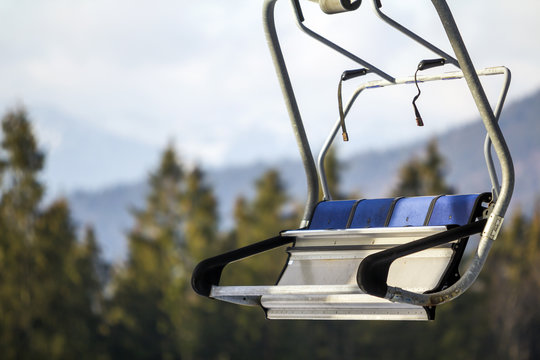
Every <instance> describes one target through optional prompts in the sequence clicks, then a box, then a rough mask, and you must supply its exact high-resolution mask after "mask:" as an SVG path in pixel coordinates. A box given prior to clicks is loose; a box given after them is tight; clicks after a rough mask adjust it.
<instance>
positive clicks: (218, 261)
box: [191, 235, 296, 296]
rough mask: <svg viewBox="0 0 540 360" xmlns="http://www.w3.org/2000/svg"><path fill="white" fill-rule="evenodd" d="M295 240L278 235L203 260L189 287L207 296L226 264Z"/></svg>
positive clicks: (196, 269) (291, 237)
mask: <svg viewBox="0 0 540 360" xmlns="http://www.w3.org/2000/svg"><path fill="white" fill-rule="evenodd" d="M295 239H296V238H295V237H293V236H287V237H284V236H281V235H279V236H276V237H273V238H270V239H266V240H263V241H259V242H257V243H255V244H251V245H248V246H244V247H241V248H239V249H236V250H232V251H229V252H226V253H224V254H221V255H217V256H214V257H211V258H208V259H206V260H203V261H201V262H200V263H199V264H198V265H197V266H196V267H195V270H193V275H192V277H191V286H192V287H193V290H195V292H196V293H197V294H199V295H202V296H209V295H210V291H211V290H212V285H218V284H219V280H220V278H221V273H222V271H223V268H225V266H227V264H229V263H231V262H234V261H237V260H241V259H244V258H247V257H249V256H252V255H255V254H258V253H261V252H264V251H267V250H271V249H274V248H277V247H280V246H283V245H287V244H290V243H292V242H294V241H295Z"/></svg>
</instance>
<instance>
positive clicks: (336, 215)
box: [309, 200, 356, 230]
mask: <svg viewBox="0 0 540 360" xmlns="http://www.w3.org/2000/svg"><path fill="white" fill-rule="evenodd" d="M355 203H356V200H338V201H322V202H320V203H319V204H317V207H316V208H315V211H314V212H313V217H312V219H311V222H310V224H309V229H310V230H330V229H332V230H335V229H345V228H346V227H347V223H348V221H349V216H350V213H351V210H352V208H353V206H354V204H355Z"/></svg>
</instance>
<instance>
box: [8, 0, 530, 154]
mask: <svg viewBox="0 0 540 360" xmlns="http://www.w3.org/2000/svg"><path fill="white" fill-rule="evenodd" d="M260 3H261V2H258V1H252V0H238V1H235V2H234V3H230V2H223V1H219V0H208V1H204V2H185V1H182V2H179V1H173V0H161V1H157V2H148V1H142V0H136V1H127V0H117V1H114V2H111V1H106V0H92V1H90V0H81V1H70V0H50V1H47V2H36V1H27V0H23V1H21V0H17V1H15V0H10V1H7V0H6V1H4V2H3V3H2V5H0V10H1V11H0V22H1V23H2V24H3V29H4V31H2V32H1V33H0V49H1V50H2V57H0V78H1V79H2V83H1V85H0V103H1V104H4V106H6V105H9V104H11V103H13V102H14V101H15V100H19V99H20V100H22V101H23V102H25V103H27V104H30V105H32V106H44V107H49V108H55V109H58V110H59V111H60V112H62V113H66V114H69V115H70V117H72V118H76V119H78V120H79V121H81V122H83V123H85V124H87V125H89V126H93V127H95V128H97V129H100V131H106V132H109V133H111V134H115V135H118V136H123V137H125V138H129V139H132V140H134V141H139V142H142V143H144V144H147V145H150V146H161V145H162V144H164V142H166V141H167V139H170V138H175V139H176V142H177V144H178V145H179V147H180V148H181V149H182V151H183V152H185V153H186V154H188V156H191V157H192V158H194V159H198V160H200V161H202V162H205V163H211V164H220V163H226V162H233V163H238V162H247V161H253V160H254V159H256V158H264V159H275V158H277V157H278V156H279V157H281V156H288V155H289V154H291V156H293V155H292V154H295V153H296V145H295V143H294V139H293V138H292V135H291V133H290V131H289V120H288V118H287V113H286V110H285V106H284V105H283V100H282V96H281V93H280V90H279V85H278V82H277V80H276V78H275V72H274V69H273V67H272V63H271V60H270V56H269V52H268V50H267V48H266V44H265V39H264V34H263V30H262V24H261V4H260ZM304 3H305V4H304ZM302 4H303V6H304V9H305V15H306V19H307V20H306V24H308V25H309V26H313V28H314V29H316V30H317V31H320V32H321V33H323V34H327V35H328V37H329V38H330V39H333V40H335V41H336V42H337V43H339V44H340V45H342V46H344V47H346V48H347V49H351V51H353V52H354V53H356V54H358V55H359V56H360V57H363V58H365V60H367V61H368V62H372V63H373V64H375V65H377V66H379V67H380V68H381V69H383V70H384V71H387V72H388V73H390V74H393V75H395V76H402V75H411V74H412V73H413V71H414V69H415V67H416V64H417V63H418V61H419V60H421V59H423V58H430V57H433V54H431V53H430V52H429V51H427V50H424V49H423V48H422V47H420V46H417V45H414V44H413V43H412V42H411V41H410V40H408V39H406V38H405V37H404V36H403V35H402V34H400V33H397V32H395V31H394V30H392V29H390V28H388V27H387V26H385V25H384V24H382V22H380V21H379V20H378V19H376V18H375V16H374V15H373V13H372V12H371V9H369V6H370V5H369V3H368V2H367V1H366V2H365V4H363V6H362V7H361V9H360V10H359V11H358V12H355V13H351V14H345V15H333V16H327V15H324V14H322V13H321V12H320V11H319V9H318V6H317V5H316V4H312V3H310V2H302ZM450 6H451V7H452V8H453V10H455V14H456V19H457V21H458V24H459V25H460V27H461V29H462V32H463V34H464V38H465V40H466V43H467V44H468V45H469V48H470V51H471V54H472V55H473V59H474V61H475V64H477V66H479V67H484V66H493V65H500V64H507V65H508V66H509V67H510V68H511V69H512V70H513V74H514V86H513V88H512V92H511V95H510V100H511V99H513V98H517V97H520V96H523V95H525V94H526V93H527V92H530V91H532V90H534V89H536V88H537V87H538V86H539V85H540V84H539V83H540V81H539V80H538V78H537V77H536V76H531V74H535V73H537V72H538V70H539V65H538V64H540V47H539V46H538V45H537V41H535V40H534V39H533V36H531V34H537V33H539V30H540V25H539V23H538V22H537V21H536V18H535V17H536V15H537V14H538V13H539V12H538V10H540V9H539V8H540V3H538V2H537V1H536V0H525V1H522V2H520V3H519V5H516V4H514V3H511V2H508V1H502V0H497V1H492V2H486V1H485V0H482V1H480V0H474V1H473V0H471V1H468V2H453V3H451V4H450ZM383 9H384V11H386V12H387V13H388V14H389V15H391V16H393V17H395V18H396V19H397V20H399V21H403V22H404V23H405V24H407V25H409V26H410V27H411V29H412V30H413V31H415V32H417V33H419V34H427V37H428V39H429V40H432V41H433V42H434V43H437V44H439V43H440V44H442V45H441V47H442V48H443V49H444V50H446V51H450V47H449V45H448V43H447V40H446V39H445V34H444V31H443V30H442V29H441V28H440V25H439V24H438V19H437V18H436V14H435V11H434V9H433V7H432V6H431V5H430V4H426V3H425V1H412V2H406V3H405V2H402V1H384V8H383ZM276 11H277V16H276V19H277V24H278V31H279V34H280V36H281V37H282V39H283V43H282V45H283V49H284V52H285V57H286V59H287V61H288V64H289V68H290V74H291V79H292V81H293V86H294V89H295V91H296V92H297V96H298V102H299V104H300V110H301V113H302V116H303V117H304V119H305V121H306V128H307V129H308V132H309V134H310V136H311V137H312V139H313V140H314V147H315V148H318V147H319V146H320V144H322V142H323V141H324V138H325V137H326V131H327V129H330V128H331V126H332V124H333V123H334V122H335V120H336V119H337V98H336V91H337V81H338V79H339V76H340V74H341V72H342V71H343V70H345V69H350V68H355V67H357V66H358V65H357V64H354V63H353V62H352V61H350V60H348V59H345V58H343V57H341V56H339V55H337V54H335V53H333V52H332V51H330V50H329V49H328V48H325V47H323V46H321V45H320V44H318V43H317V42H316V41H314V40H313V39H310V38H308V37H307V36H306V35H305V34H303V33H301V32H300V31H298V29H297V28H296V26H295V24H294V21H293V16H292V11H291V5H290V3H289V2H287V1H280V2H278V4H277V7H276ZM448 70H453V69H451V68H448ZM366 79H370V80H373V79H375V77H374V76H372V75H371V76H368V77H367V78H366ZM358 83H359V82H358V81H357V82H356V83H353V84H358ZM499 85H500V84H497V83H494V84H493V85H492V84H491V83H490V85H489V87H490V88H489V89H488V92H489V93H494V94H497V91H498V90H494V89H496V87H497V86H499ZM351 86H352V84H351V85H347V88H346V91H348V92H347V94H349V93H350V91H352V87H351ZM425 89H426V91H425V94H423V98H422V100H421V102H422V109H423V111H424V112H425V113H426V114H427V115H429V116H430V117H431V118H436V119H437V121H430V122H429V123H428V124H429V126H430V127H429V128H428V130H425V131H424V132H421V131H419V130H418V129H416V128H415V127H412V128H409V127H407V126H408V122H409V121H410V119H409V118H410V116H411V115H410V113H411V111H412V110H411V105H410V101H411V99H412V96H414V93H415V90H414V89H413V88H400V89H396V90H388V91H387V90H384V91H383V90H381V91H379V90H377V92H375V91H374V94H373V95H371V94H370V95H365V96H364V95H362V97H361V98H360V99H359V102H358V106H357V107H356V108H355V111H356V113H355V116H356V118H353V115H351V120H350V121H351V122H352V125H351V129H352V130H353V131H356V132H357V133H356V135H355V134H354V133H353V134H351V136H352V138H353V139H355V138H356V139H362V140H361V141H358V142H355V143H354V144H353V143H352V142H351V144H347V148H348V149H354V150H359V149H365V148H377V147H383V146H388V145H391V144H394V143H396V142H400V141H404V139H405V138H407V139H408V138H415V137H418V136H429V134H431V133H432V132H435V131H441V130H442V129H445V128H447V127H450V126H453V125H455V124H456V121H465V120H468V119H471V118H473V117H474V116H476V115H475V114H476V113H475V109H474V106H473V105H472V103H471V102H470V100H467V99H468V98H467V94H466V91H464V90H463V89H462V88H461V87H459V86H457V85H449V87H448V88H445V87H444V86H443V87H441V88H440V89H439V88H435V87H433V88H432V87H430V86H427V87H425ZM456 89H457V90H456ZM465 90H466V89H465ZM347 94H346V96H347ZM495 96H496V95H495ZM463 102H465V104H467V106H462V105H460V104H462V103H463ZM469 105H470V106H469ZM355 119H356V120H355ZM396 124H397V125H396ZM355 129H356V130H355ZM348 151H352V150H348ZM294 156H296V155H294Z"/></svg>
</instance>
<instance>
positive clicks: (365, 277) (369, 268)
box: [356, 219, 487, 298]
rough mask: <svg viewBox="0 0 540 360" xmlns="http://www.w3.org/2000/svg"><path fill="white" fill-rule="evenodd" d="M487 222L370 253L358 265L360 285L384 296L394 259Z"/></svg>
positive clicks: (460, 235)
mask: <svg viewBox="0 0 540 360" xmlns="http://www.w3.org/2000/svg"><path fill="white" fill-rule="evenodd" d="M486 222H487V220H486V219H482V220H479V221H476V222H474V223H471V224H467V225H463V226H458V227H455V228H452V229H449V230H446V231H444V232H441V233H438V234H434V235H431V236H427V237H425V238H422V239H418V240H415V241H411V242H410V243H407V244H403V245H398V246H394V247H392V248H390V249H386V250H383V251H380V252H378V253H375V254H372V255H369V256H367V257H366V258H365V259H364V260H362V262H361V263H360V266H359V267H358V272H357V274H356V281H357V283H358V286H359V287H360V289H362V291H364V292H365V293H367V294H369V295H374V296H378V297H382V298H384V297H385V296H386V292H387V290H388V284H387V283H386V282H387V280H388V271H389V269H390V265H392V262H394V260H396V259H399V258H401V257H403V256H407V255H410V254H414V253H417V252H419V251H422V250H426V249H429V248H432V247H435V246H439V245H443V244H446V243H449V242H451V241H454V240H458V239H461V238H464V237H467V236H471V235H473V234H477V233H479V232H481V231H482V230H483V229H484V226H485V225H486Z"/></svg>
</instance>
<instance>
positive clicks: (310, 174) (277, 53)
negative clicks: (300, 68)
mask: <svg viewBox="0 0 540 360" xmlns="http://www.w3.org/2000/svg"><path fill="white" fill-rule="evenodd" d="M276 1H277V0H265V1H264V5H263V24H264V32H265V35H266V41H267V42H268V47H269V49H270V53H271V54H272V60H273V62H274V67H275V69H276V73H277V76H278V80H279V84H280V86H281V91H282V93H283V97H284V99H285V105H286V106H287V111H288V113H289V117H290V119H291V125H292V128H293V132H294V135H295V138H296V142H297V144H298V148H299V150H300V156H301V157H302V163H303V165H304V171H305V173H306V178H307V187H308V194H307V201H306V206H305V208H304V215H303V217H302V222H301V223H300V227H301V228H302V227H305V226H307V225H308V224H309V221H310V220H311V215H312V213H313V209H314V208H315V205H316V204H317V201H318V197H319V183H318V179H317V168H316V166H315V160H314V159H313V154H312V152H311V148H310V146H309V142H308V139H307V135H306V131H305V129H304V124H303V122H302V118H301V116H300V111H299V110H298V104H297V103H296V98H295V96H294V91H293V88H292V85H291V79H290V78H289V73H288V71H287V66H286V65H285V60H284V59H283V53H282V51H281V47H280V45H279V40H278V37H277V33H276V24H275V20H274V8H275V4H276Z"/></svg>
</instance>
